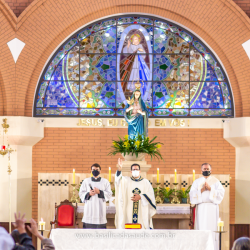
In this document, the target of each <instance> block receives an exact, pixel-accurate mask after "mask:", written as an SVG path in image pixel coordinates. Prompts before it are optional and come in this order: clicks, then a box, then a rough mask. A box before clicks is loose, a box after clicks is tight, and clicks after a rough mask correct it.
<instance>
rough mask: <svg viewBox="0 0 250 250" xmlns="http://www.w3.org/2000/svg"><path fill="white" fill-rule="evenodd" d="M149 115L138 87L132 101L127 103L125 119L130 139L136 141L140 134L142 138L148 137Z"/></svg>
mask: <svg viewBox="0 0 250 250" xmlns="http://www.w3.org/2000/svg"><path fill="white" fill-rule="evenodd" d="M139 85H140V83H139ZM135 86H136V85H135ZM137 86H138V83H137ZM148 114H149V111H148V109H147V107H146V105H145V103H144V101H143V100H142V98H141V91H140V88H138V87H137V88H136V90H135V91H134V93H133V94H132V96H131V99H130V100H128V101H127V105H126V107H125V110H124V117H125V120H126V122H127V123H128V135H129V138H131V139H134V138H135V137H136V136H137V135H138V133H139V134H140V135H142V136H148Z"/></svg>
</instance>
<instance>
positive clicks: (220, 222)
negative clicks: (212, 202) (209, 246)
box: [217, 218, 224, 232]
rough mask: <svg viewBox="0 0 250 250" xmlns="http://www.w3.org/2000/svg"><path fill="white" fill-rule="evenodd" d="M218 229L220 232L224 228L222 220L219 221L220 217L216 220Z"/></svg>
mask: <svg viewBox="0 0 250 250" xmlns="http://www.w3.org/2000/svg"><path fill="white" fill-rule="evenodd" d="M217 225H218V231H219V232H221V231H223V228H224V221H221V219H220V218H219V220H218V224H217Z"/></svg>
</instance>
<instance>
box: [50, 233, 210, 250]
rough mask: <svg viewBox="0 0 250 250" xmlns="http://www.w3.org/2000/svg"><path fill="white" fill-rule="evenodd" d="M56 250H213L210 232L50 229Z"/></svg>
mask: <svg viewBox="0 0 250 250" xmlns="http://www.w3.org/2000/svg"><path fill="white" fill-rule="evenodd" d="M50 238H51V239H52V241H53V243H54V245H55V249H56V250H79V249H81V250H84V249H88V250H92V249H93V250H125V249H129V250H141V249H143V250H153V249H160V250H165V249H166V250H170V249H171V250H214V244H213V238H212V232H211V231H198V230H134V229H131V230H128V229H127V230H126V229H61V228H58V229H52V231H51V234H50Z"/></svg>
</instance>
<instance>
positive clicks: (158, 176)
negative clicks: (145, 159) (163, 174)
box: [156, 168, 160, 183]
mask: <svg viewBox="0 0 250 250" xmlns="http://www.w3.org/2000/svg"><path fill="white" fill-rule="evenodd" d="M159 179H160V178H159V168H157V181H156V182H157V183H159V182H160V181H159Z"/></svg>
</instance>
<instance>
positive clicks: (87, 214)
mask: <svg viewBox="0 0 250 250" xmlns="http://www.w3.org/2000/svg"><path fill="white" fill-rule="evenodd" d="M91 171H92V174H93V177H90V178H87V179H85V180H84V181H83V182H82V185H81V188H80V191H79V196H80V198H81V200H82V202H84V203H85V206H84V215H83V218H82V222H83V228H106V224H107V219H106V201H108V200H109V199H110V198H111V196H112V191H111V187H110V183H109V181H108V180H107V179H104V178H101V177H100V173H101V167H100V165H99V164H97V163H95V164H93V165H92V166H91Z"/></svg>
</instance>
